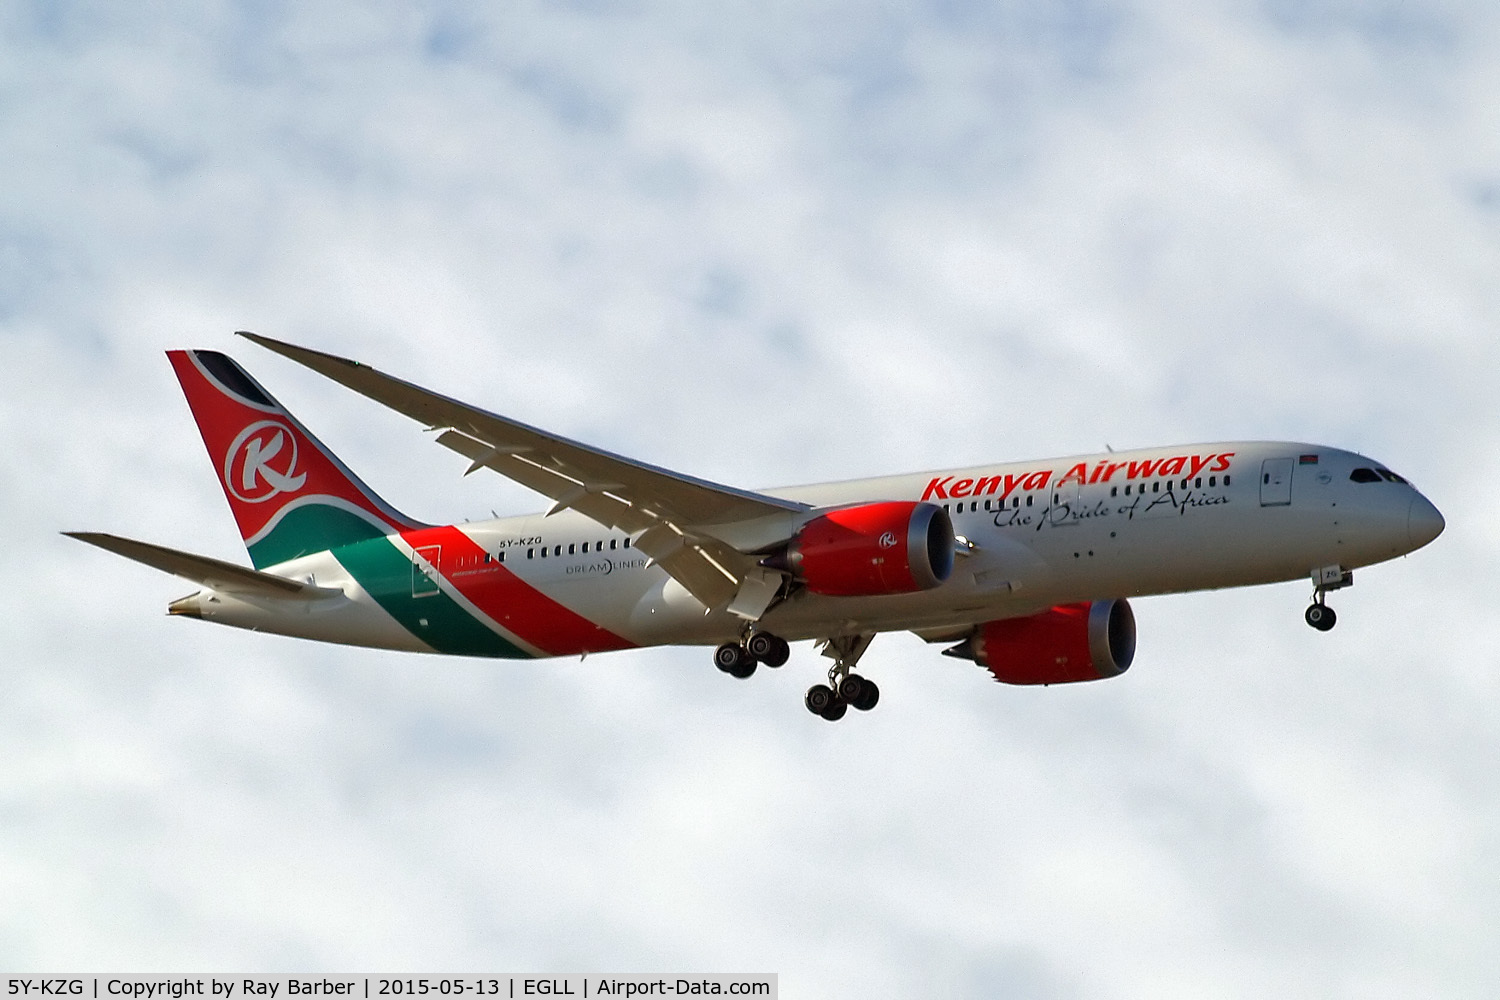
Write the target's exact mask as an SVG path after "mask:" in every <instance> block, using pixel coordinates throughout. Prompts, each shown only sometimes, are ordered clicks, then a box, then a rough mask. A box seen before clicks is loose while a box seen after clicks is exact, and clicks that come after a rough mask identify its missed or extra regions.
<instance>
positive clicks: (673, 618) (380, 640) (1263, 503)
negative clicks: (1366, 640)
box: [71, 333, 1443, 720]
mask: <svg viewBox="0 0 1500 1000" xmlns="http://www.w3.org/2000/svg"><path fill="white" fill-rule="evenodd" d="M244 336H246V337H248V338H249V339H250V340H252V341H254V342H255V343H257V344H260V345H262V346H263V347H267V348H269V349H270V350H272V351H275V352H277V353H279V354H283V355H285V356H286V357H288V358H291V359H292V360H294V361H297V362H299V363H301V364H303V365H306V366H307V367H309V368H311V369H313V370H314V371H317V372H320V373H322V374H323V375H326V376H328V377H329V378H331V379H333V380H334V381H336V382H340V383H342V384H343V385H345V386H348V387H349V388H351V389H353V390H355V391H356V392H359V393H362V394H363V395H365V396H368V397H369V398H371V399H373V400H375V401H377V402H379V403H383V404H384V405H386V406H389V407H391V408H392V409H395V410H397V411H399V412H401V413H404V414H406V415H407V416H409V417H412V418H413V419H415V420H418V421H420V422H421V423H422V424H424V425H425V426H427V427H429V428H432V429H434V430H437V431H440V432H441V433H440V434H439V435H438V437H437V442H438V443H439V444H441V445H443V446H444V447H447V448H449V449H452V450H453V451H455V452H458V453H459V454H460V455H462V456H463V457H465V458H467V459H468V460H469V463H470V464H469V466H468V470H469V471H470V472H473V471H476V470H478V469H481V468H483V469H490V470H493V471H495V472H498V473H500V474H501V475H504V476H508V477H509V478H511V479H514V480H516V481H517V482H519V483H522V484H524V485H525V486H527V487H530V488H531V489H534V490H536V491H537V492H539V493H541V494H543V495H545V496H547V497H549V498H550V499H551V500H552V503H551V505H550V506H549V507H548V508H547V509H546V510H545V511H544V512H541V513H537V514H531V515H524V516H519V517H504V518H496V519H494V520H488V521H477V522H473V523H463V524H449V525H429V524H422V523H420V522H418V521H415V520H413V519H412V518H410V517H407V516H406V515H404V514H402V513H400V512H398V511H396V510H395V509H394V508H392V507H391V506H390V505H389V504H387V503H385V502H384V501H383V500H381V499H380V498H379V497H378V496H376V495H375V493H374V492H373V491H371V490H370V488H369V487H368V486H366V485H365V484H364V483H363V482H361V481H360V480H359V478H358V477H357V476H355V475H354V473H352V472H350V471H349V469H348V468H346V467H345V466H344V464H343V463H342V462H340V461H339V460H338V459H337V458H336V457H335V456H334V455H333V453H332V452H330V451H329V450H328V449H327V448H326V447H324V446H323V445H322V444H321V443H320V442H319V441H318V440H317V439H316V438H314V437H313V436H312V435H311V434H310V433H308V431H307V430H306V428H304V427H303V426H302V425H301V424H300V423H299V422H298V421H297V420H296V419H295V418H294V417H292V415H291V414H290V413H288V412H287V411H286V410H285V409H284V408H283V407H282V406H281V405H280V404H278V403H277V402H276V401H275V400H274V399H273V398H272V397H271V395H270V393H268V392H266V390H265V389H263V388H262V387H261V386H260V384H259V383H257V382H256V381H255V380H254V379H252V378H251V377H250V376H249V375H248V374H246V373H245V371H244V370H243V369H242V368H240V367H239V366H238V365H237V364H235V362H234V361H232V360H230V359H229V358H228V357H227V356H226V355H224V354H220V353H218V352H214V351H170V352H168V357H169V358H170V360H171V362H172V366H173V368H174V369H175V370H176V373H177V378H178V380H179V381H180V382H181V383H182V388H183V392H184V393H185V394H186V395H187V400H188V404H189V406H190V407H191V408H192V411H193V415H194V417H195V418H196V419H197V422H198V428H199V430H200V432H201V433H202V435H203V441H204V444H205V445H207V447H208V453H209V457H210V458H211V459H212V460H213V465H214V470H215V471H216V472H217V473H218V476H219V481H220V484H221V485H222V486H223V489H224V494H225V496H226V497H227V498H228V500H229V506H230V509H231V510H232V511H233V513H234V517H235V520H236V521H237V522H238V524H239V528H240V533H241V535H242V536H243V538H244V540H245V545H246V547H247V548H248V549H249V552H250V561H251V562H252V563H253V564H254V566H255V568H254V569H249V568H246V567H244V566H241V565H238V564H235V563H231V562H225V561H222V560H218V559H212V558H208V557H205V556H198V555H193V554H190V553H186V552H180V551H177V550H175V549H169V548H165V547H162V546H158V545H150V544H147V543H144V542H137V541H131V540H129V539H125V538H120V537H117V536H114V535H106V534H99V533H88V532H78V533H71V534H73V537H75V538H80V539H82V540H84V541H87V542H91V543H93V544H95V545H98V546H100V547H102V548H105V549H109V550H110V551H112V552H116V553H118V554H120V555H123V556H127V557H129V558H131V559H135V560H137V561H139V562H142V563H145V564H147V565H149V566H154V567H156V568H158V569H162V570H165V571H167V572H169V573H173V574H176V575H177V576H181V577H184V578H186V579H188V580H190V581H193V582H194V583H197V584H198V585H199V586H200V587H201V588H202V589H201V590H199V591H198V592H196V593H194V594H192V595H190V596H187V597H184V598H182V599H181V600H177V601H174V602H172V603H171V604H170V605H169V607H168V610H169V611H170V612H171V613H172V614H176V615H185V616H190V617H193V618H202V619H204V620H207V621H214V622H219V623H221V624H225V625H234V626H238V627H240V628H249V629H255V630H259V631H265V632H277V633H281V634H283V635H290V636H299V637H303V638H308V639H318V640H322V641H324V642H337V643H346V644H350V645H356V646H373V647H377V648H382V649H400V650H411V651H415V652H426V653H452V654H457V655H461V656H493V657H545V656H574V655H584V654H588V653H601V652H607V651H609V650H616V649H628V648H633V647H640V646H660V645H679V644H693V645H705V646H714V647H716V648H715V650H714V654H713V660H714V663H715V664H716V665H717V666H718V668H719V669H720V670H722V671H724V672H725V673H728V674H731V675H733V676H736V677H741V678H743V677H749V676H750V675H751V674H753V673H754V672H755V670H756V667H757V665H758V664H764V665H766V666H768V667H779V666H781V665H782V664H784V663H785V662H786V661H787V658H788V654H789V648H788V643H789V642H793V641H798V640H807V639H811V640H816V641H817V642H818V643H820V644H821V646H822V649H823V652H824V654H825V655H826V656H828V657H829V658H830V659H831V660H832V661H833V665H832V667H831V668H830V669H829V670H828V677H827V683H821V682H820V683H818V684H815V685H813V686H812V687H811V688H810V689H809V690H808V692H807V697H806V705H807V708H808V709H809V710H810V711H812V712H813V713H815V714H817V715H820V716H822V717H823V718H825V719H829V720H836V719H838V718H841V717H842V716H843V715H844V713H845V712H846V711H847V709H848V708H849V707H850V706H852V707H854V708H855V709H858V710H866V711H867V710H869V709H871V708H873V707H874V706H875V703H876V701H877V700H878V699H879V697H880V691H879V688H878V687H877V686H876V684H875V682H874V681H872V680H870V679H869V678H867V677H865V676H863V675H861V674H857V673H854V672H853V668H854V667H855V665H856V664H857V662H858V661H859V658H860V655H861V654H862V653H863V652H864V651H865V648H866V647H867V646H868V645H869V644H870V641H871V639H873V638H874V637H875V635H877V634H878V633H880V632H889V631H895V630H909V631H912V632H915V633H916V634H917V635H919V636H921V637H922V638H923V639H926V640H927V641H929V642H933V643H945V644H949V647H948V648H946V649H945V650H943V652H945V653H946V654H948V655H951V656H958V657H963V658H966V659H970V660H973V661H974V662H976V663H978V664H980V665H982V666H984V667H986V668H987V669H989V671H990V672H991V673H992V674H994V676H995V678H996V679H997V680H1000V681H1004V682H1006V683H1009V684H1057V683H1064V682H1070V681H1086V680H1098V679H1102V678H1106V677H1113V676H1116V675H1118V674H1120V673H1123V672H1124V671H1125V670H1126V668H1128V667H1129V666H1130V663H1131V660H1132V658H1133V657H1134V654H1135V619H1134V616H1133V615H1132V613H1131V610H1130V605H1129V604H1128V603H1127V599H1128V598H1132V597H1144V596H1147V595H1152V594H1169V593H1178V592H1182V591H1190V590H1205V589H1210V588H1221V587H1241V586H1250V585H1254V584H1263V583H1274V582H1278V581H1283V580H1294V579H1298V578H1304V579H1305V578H1310V579H1311V581H1312V586H1313V598H1312V603H1311V605H1310V606H1309V607H1308V608H1307V611H1306V616H1305V617H1306V620H1307V623H1308V624H1309V625H1311V626H1313V627H1314V628H1317V629H1320V630H1324V631H1326V630H1328V629H1331V628H1332V627H1333V624H1334V620H1335V619H1334V612H1333V609H1332V608H1331V607H1329V606H1328V605H1327V603H1326V602H1325V600H1324V596H1325V595H1326V594H1327V593H1328V592H1329V591H1331V590H1336V589H1339V588H1341V587H1345V586H1348V585H1349V584H1350V583H1351V582H1352V581H1353V571H1354V570H1355V569H1356V568H1358V567H1361V566H1368V565H1370V564H1372V563H1378V562H1382V561H1384V560H1387V559H1392V558H1395V557H1396V556H1400V555H1403V554H1405V553H1408V552H1411V551H1413V550H1415V549H1418V548H1420V547H1422V546H1423V545H1426V544H1427V543H1428V542H1430V541H1432V540H1433V539H1434V538H1436V537H1437V536H1438V534H1439V533H1440V532H1441V531H1442V530H1443V518H1442V515H1441V514H1439V513H1438V510H1437V508H1436V507H1434V506H1433V505H1432V503H1431V502H1429V501H1428V500H1427V498H1426V497H1424V496H1422V494H1421V493H1419V492H1417V490H1416V489H1415V488H1414V487H1412V485H1411V484H1410V483H1408V482H1407V481H1406V480H1405V479H1403V478H1402V477H1401V476H1399V475H1397V474H1396V473H1394V472H1392V471H1390V470H1389V469H1387V468H1386V467H1385V466H1384V465H1382V464H1381V463H1379V462H1377V461H1374V460H1373V459H1369V458H1365V457H1363V456H1360V455H1356V454H1353V453H1352V452H1348V451H1342V450H1339V449H1337V448H1329V447H1325V446H1322V445H1314V444H1301V443H1293V442H1286V441H1255V442H1249V441H1235V442H1221V443H1217V444H1195V445H1179V446H1173V447H1169V448H1154V449H1149V450H1144V451H1130V452H1120V453H1113V452H1110V453H1107V454H1102V455H1082V456H1075V457H1071V458H1058V459H1041V460H1038V461H1028V462H1016V463H1005V464H999V465H983V466H978V467H974V468H965V469H945V470H941V471H937V472H923V473H917V474H911V475H896V476H882V477H878V478H874V479H861V480H855V481H849V482H837V483H823V484H818V485H814V486H798V487H789V488H781V489H765V490H753V491H752V490H744V489H738V488H735V487H731V486H724V485H720V484H718V483H712V482H707V481H705V480H702V479H696V478H693V477H691V476H687V475H683V474H681V473H677V472H672V471H669V470H667V469H661V468H657V467H655V466H652V465H647V464H645V463H643V462H637V461H633V460H631V459H628V458H623V457H621V456H619V455H614V454H611V453H609V452H606V451H602V450H600V449H598V448H593V447H590V446H588V445H585V444H580V443H578V442H575V441H570V440H568V439H566V438H562V437H559V436H557V435H555V434H549V433H547V432H546V431H542V430H538V429H537V428H535V427H530V426H527V425H526V424H522V423H519V422H517V421H514V420H511V419H508V418H506V417H502V416H498V415H496V414H494V413H490V412H488V411H485V410H482V409H479V408H477V407H474V406H470V405H468V404H465V403H461V402H458V401H457V400H454V399H450V398H448V397H446V396H442V395H438V394H437V393H434V392H430V391H428V390H426V389H422V388H419V387H418V386H415V385H412V384H411V383H409V382H404V381H402V380H400V379H397V378H394V377H392V376H390V375H386V374H384V373H382V372H380V371H377V370H376V369H374V368H370V367H368V366H366V365H362V364H359V363H358V362H354V361H349V360H347V359H345V358H340V357H335V356H333V355H330V354H324V353H321V352H319V351H313V350H308V349H306V348H302V347H296V346H294V345H291V344H286V343H282V342H281V341H277V340H272V339H270V338H268V337H261V336H257V335H254V334H248V333H247V334H244Z"/></svg>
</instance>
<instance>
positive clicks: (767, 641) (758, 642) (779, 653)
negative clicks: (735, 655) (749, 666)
mask: <svg viewBox="0 0 1500 1000" xmlns="http://www.w3.org/2000/svg"><path fill="white" fill-rule="evenodd" d="M745 649H746V650H747V651H748V652H749V653H750V655H751V656H753V657H755V658H756V659H757V660H759V661H760V662H761V663H764V664H765V665H766V666H768V667H779V666H781V665H782V664H783V663H785V662H786V661H787V657H789V656H791V653H792V648H791V647H790V646H788V645H787V643H786V640H785V639H782V638H781V637H780V636H775V635H772V634H771V633H770V632H755V633H753V634H752V635H751V636H750V638H749V639H747V640H745Z"/></svg>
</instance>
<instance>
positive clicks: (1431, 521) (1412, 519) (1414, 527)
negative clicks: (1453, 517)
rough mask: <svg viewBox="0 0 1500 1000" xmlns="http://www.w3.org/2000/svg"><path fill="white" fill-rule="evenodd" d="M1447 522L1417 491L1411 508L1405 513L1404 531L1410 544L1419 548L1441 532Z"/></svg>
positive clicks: (1429, 501)
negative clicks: (1409, 539)
mask: <svg viewBox="0 0 1500 1000" xmlns="http://www.w3.org/2000/svg"><path fill="white" fill-rule="evenodd" d="M1446 524H1447V522H1445V521H1444V520H1443V515H1442V514H1440V513H1438V509H1437V508H1436V507H1434V506H1433V505H1432V501H1431V500H1428V499H1427V498H1426V497H1424V496H1422V494H1420V493H1418V494H1417V495H1416V496H1415V497H1413V498H1412V501H1411V509H1410V510H1409V511H1408V512H1407V515H1406V533H1407V535H1409V536H1410V538H1411V544H1412V545H1413V546H1414V547H1415V548H1419V549H1420V548H1421V547H1422V546H1424V545H1426V544H1427V543H1428V542H1430V541H1432V540H1433V539H1434V538H1436V537H1437V536H1438V535H1441V534H1442V533H1443V528H1444V526H1445V525H1446Z"/></svg>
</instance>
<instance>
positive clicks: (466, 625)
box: [333, 537, 531, 659]
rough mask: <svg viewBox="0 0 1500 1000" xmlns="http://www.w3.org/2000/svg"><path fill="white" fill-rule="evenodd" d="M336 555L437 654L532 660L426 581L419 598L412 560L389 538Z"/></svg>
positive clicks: (383, 606)
mask: <svg viewBox="0 0 1500 1000" xmlns="http://www.w3.org/2000/svg"><path fill="white" fill-rule="evenodd" d="M333 555H334V558H336V559H337V560H338V561H339V562H340V563H341V564H342V565H343V567H344V568H345V569H346V570H348V571H349V574H350V575H351V576H353V577H354V579H355V580H357V581H359V585H360V586H361V587H363V588H365V590H366V591H367V592H368V593H369V595H370V596H371V597H373V598H374V599H375V601H376V603H378V604H379V605H380V606H381V607H382V608H384V609H385V610H386V611H387V612H389V614H390V616H391V617H392V618H394V619H396V621H398V622H400V623H401V625H402V626H403V627H404V628H405V629H406V630H407V631H408V632H410V633H411V634H412V635H414V636H416V637H417V638H418V639H421V640H422V641H423V642H425V643H426V644H427V645H429V646H431V647H432V648H433V649H434V650H436V651H437V652H439V653H454V654H457V655H459V656H500V657H505V658H508V659H528V658H530V655H531V654H529V653H526V652H524V651H522V650H521V649H520V648H519V647H517V646H516V645H515V644H514V643H511V642H507V641H506V640H505V639H503V638H501V637H500V636H499V635H497V634H496V633H495V632H494V630H492V629H490V628H489V627H487V626H486V625H485V624H484V623H483V622H480V621H479V620H477V619H476V618H475V617H474V616H473V615H471V614H470V613H469V612H468V611H466V610H465V609H464V608H463V607H461V606H460V605H459V604H458V603H457V602H456V601H454V600H453V598H451V597H449V596H448V595H447V593H445V592H443V591H441V590H437V589H436V588H434V587H432V586H431V585H430V584H429V583H428V582H427V581H426V580H419V581H418V582H419V586H418V587H417V588H416V589H417V590H419V591H420V592H422V593H424V595H426V596H422V597H413V596H412V591H413V587H412V574H413V571H412V565H411V559H410V558H409V557H408V556H407V555H405V554H404V553H403V552H402V551H401V550H400V549H399V548H397V547H396V545H395V543H394V542H392V541H391V540H390V539H389V538H385V537H381V538H372V539H370V540H368V541H363V542H357V543H355V544H353V545H346V546H344V547H342V548H339V549H335V550H334V552H333Z"/></svg>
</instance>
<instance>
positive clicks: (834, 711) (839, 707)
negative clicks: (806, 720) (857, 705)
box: [822, 698, 849, 722]
mask: <svg viewBox="0 0 1500 1000" xmlns="http://www.w3.org/2000/svg"><path fill="white" fill-rule="evenodd" d="M847 711H849V703H848V702H847V701H845V700H844V699H842V698H835V699H833V704H831V705H829V706H828V707H827V708H826V709H824V710H823V712H822V716H823V718H825V719H827V720H828V721H829V722H837V721H839V720H840V719H842V718H843V717H844V713H845V712H847Z"/></svg>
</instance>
